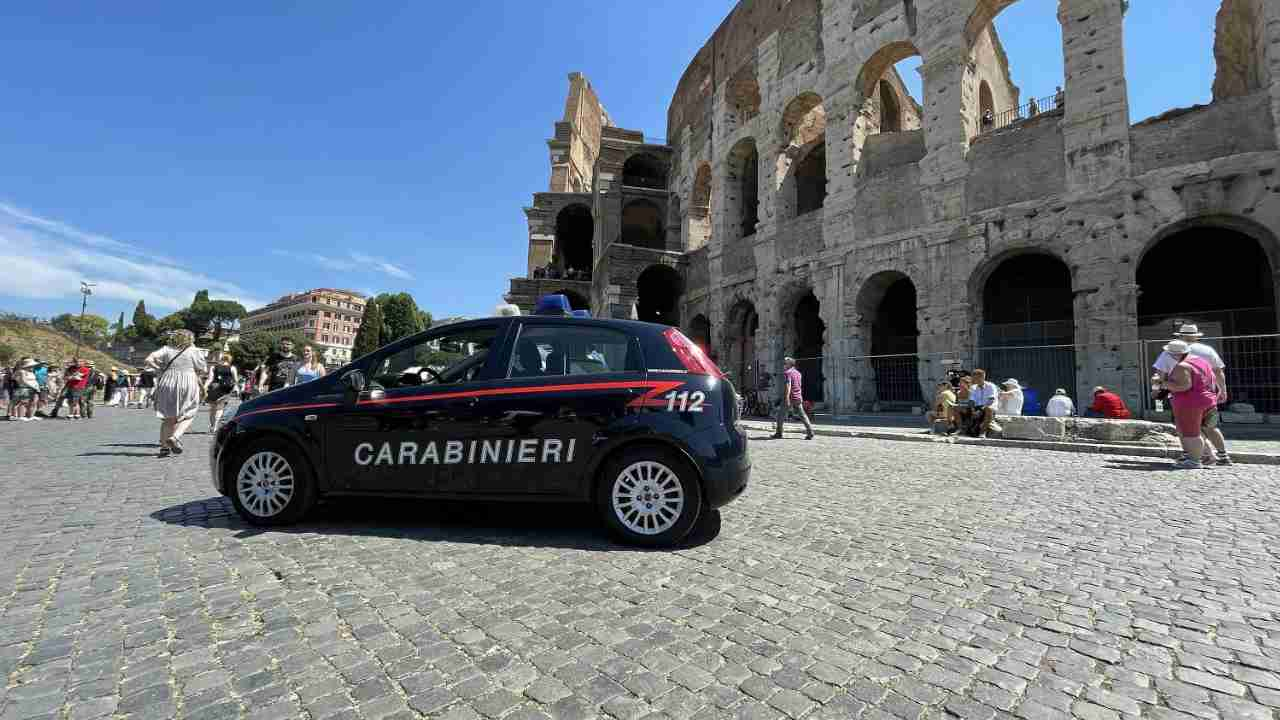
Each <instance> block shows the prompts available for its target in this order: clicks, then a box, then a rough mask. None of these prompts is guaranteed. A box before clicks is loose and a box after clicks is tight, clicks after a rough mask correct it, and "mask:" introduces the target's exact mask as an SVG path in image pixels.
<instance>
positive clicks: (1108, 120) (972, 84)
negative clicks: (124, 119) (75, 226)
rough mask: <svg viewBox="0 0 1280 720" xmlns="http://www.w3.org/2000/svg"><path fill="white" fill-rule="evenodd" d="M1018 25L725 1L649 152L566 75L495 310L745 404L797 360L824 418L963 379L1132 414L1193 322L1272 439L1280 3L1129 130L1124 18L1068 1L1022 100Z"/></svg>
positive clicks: (984, 3) (1236, 18)
mask: <svg viewBox="0 0 1280 720" xmlns="http://www.w3.org/2000/svg"><path fill="white" fill-rule="evenodd" d="M1014 1H1015V0H826V1H823V0H768V1H765V0H742V2H740V3H739V4H738V5H737V6H736V7H735V8H734V9H733V11H732V12H731V13H730V14H729V16H728V17H727V18H725V19H724V21H723V22H722V23H721V25H720V27H719V28H718V29H717V30H716V31H715V33H714V34H713V35H712V36H711V38H710V40H708V41H707V43H706V44H705V45H704V46H703V47H702V49H701V50H700V51H699V52H698V53H697V55H696V56H695V57H694V58H693V59H692V61H691V62H690V63H689V65H688V68H687V70H686V71H685V72H684V74H683V76H682V77H681V79H680V81H679V84H678V86H677V88H676V90H675V94H674V97H672V98H671V99H670V104H669V106H668V112H667V129H666V139H665V140H654V139H649V138H646V136H645V135H644V134H643V133H642V132H639V131H634V130H625V129H622V128H619V127H616V126H615V125H614V124H613V122H612V120H611V119H610V117H609V115H608V113H607V112H606V111H605V109H604V107H603V106H602V104H601V101H600V99H599V98H598V97H597V96H596V94H595V91H594V90H593V89H592V87H591V84H590V82H589V81H588V80H587V79H586V78H585V77H583V76H582V75H580V74H577V73H574V74H571V75H570V76H569V94H568V99H567V102H566V104H565V110H564V116H563V119H562V120H561V121H560V122H557V123H556V124H555V134H554V137H553V138H552V139H550V140H548V146H549V149H550V157H551V179H550V187H549V188H548V191H547V192H539V193H536V194H534V196H533V202H532V204H531V205H530V206H529V207H527V208H525V214H526V215H527V217H528V223H529V245H528V274H527V277H524V278H517V279H514V280H512V283H511V289H512V292H513V294H514V295H515V296H516V298H517V302H518V303H520V304H521V305H522V306H525V307H526V308H528V307H529V306H531V304H532V302H533V300H534V298H535V297H537V296H538V295H540V294H542V293H546V292H552V291H561V292H565V293H566V294H568V295H569V297H570V299H571V301H572V302H573V304H574V305H575V306H576V307H581V308H589V309H590V310H591V311H592V313H593V314H594V315H597V316H604V317H638V318H640V319H643V320H649V321H656V322H663V323H668V324H672V325H679V326H680V327H682V328H684V329H685V331H686V333H687V334H689V335H690V336H691V337H693V338H695V339H696V340H697V341H698V342H699V343H702V344H704V345H705V346H706V347H707V348H708V349H709V351H710V352H711V353H712V354H713V356H714V357H715V358H716V359H717V361H718V362H719V363H720V365H721V366H722V367H723V368H724V369H725V370H726V372H728V373H729V374H730V375H731V376H732V377H733V378H734V379H735V381H736V382H737V384H738V385H739V387H740V388H754V387H756V386H757V385H759V384H760V380H759V376H760V375H761V374H762V373H769V372H775V371H776V370H777V369H778V368H779V366H780V362H781V358H782V357H783V355H792V356H795V357H797V358H801V363H800V364H801V369H802V370H804V371H805V386H806V387H805V390H806V395H807V396H808V397H809V398H811V399H813V400H815V401H816V402H818V403H820V404H822V405H823V406H825V408H826V409H827V410H828V411H831V412H855V411H866V410H872V409H875V410H886V409H894V408H899V409H905V408H906V407H907V406H913V405H914V406H918V405H919V404H920V403H921V401H922V398H924V397H929V396H931V394H932V390H931V388H932V386H933V384H934V383H935V382H936V381H937V380H938V379H939V378H941V377H944V376H945V375H946V373H947V371H948V370H949V369H952V368H960V367H963V368H972V367H976V366H984V367H987V368H990V370H991V372H992V374H993V375H996V376H998V377H999V378H1000V379H1003V378H1005V377H1017V378H1019V379H1021V381H1022V384H1023V385H1024V386H1028V387H1030V388H1032V389H1034V390H1035V391H1038V392H1039V393H1041V394H1042V396H1043V394H1046V393H1051V392H1052V391H1053V388H1055V387H1064V388H1073V389H1074V393H1073V394H1074V395H1075V396H1076V397H1077V399H1080V398H1085V397H1086V396H1087V394H1088V393H1090V392H1091V389H1092V388H1093V387H1094V386H1097V385H1105V386H1108V387H1111V388H1114V389H1116V390H1117V391H1119V392H1120V393H1121V394H1122V395H1123V396H1124V397H1125V398H1126V400H1127V401H1128V402H1129V403H1130V405H1131V406H1133V407H1135V408H1142V407H1145V406H1146V405H1147V404H1148V402H1149V401H1148V399H1147V397H1146V385H1145V376H1146V375H1147V371H1146V368H1147V367H1148V366H1149V364H1150V362H1151V360H1152V359H1153V358H1154V352H1153V350H1154V351H1157V352H1158V346H1159V344H1161V341H1162V340H1164V339H1167V338H1168V336H1169V334H1170V325H1171V323H1173V322H1177V321H1184V320H1185V321H1190V322H1196V323H1198V324H1199V325H1200V327H1201V329H1202V331H1203V332H1205V334H1206V335H1208V336H1210V337H1211V338H1214V339H1213V340H1211V342H1216V343H1220V345H1221V347H1220V349H1222V350H1223V351H1224V354H1225V355H1226V356H1227V364H1228V366H1229V369H1228V381H1229V383H1230V384H1231V386H1232V390H1233V394H1234V398H1233V399H1235V400H1239V401H1244V402H1248V403H1251V404H1253V405H1255V407H1256V408H1257V409H1258V410H1259V411H1260V412H1271V413H1280V359H1278V353H1280V351H1278V345H1277V337H1276V332H1277V329H1278V327H1280V317H1278V315H1277V305H1276V296H1277V288H1278V286H1280V272H1278V271H1277V268H1280V241H1278V239H1277V238H1278V236H1280V178H1278V177H1277V176H1276V170H1277V166H1278V165H1280V153H1278V152H1277V147H1278V145H1280V2H1272V1H1271V0H1223V1H1222V3H1221V7H1220V8H1219V10H1218V13H1217V20H1216V28H1215V32H1216V38H1215V47H1214V56H1215V61H1216V64H1217V73H1216V77H1215V78H1214V83H1213V101H1212V102H1211V103H1210V104H1207V105H1201V106H1196V107H1191V108H1179V109H1173V110H1170V111H1168V112H1166V113H1164V114H1162V115H1159V116H1157V117H1153V118H1150V119H1146V120H1142V121H1141V122H1137V123H1135V122H1134V121H1133V119H1132V118H1130V114H1129V100H1128V97H1129V96H1128V88H1127V82H1126V77H1125V56H1124V42H1123V40H1124V15H1125V12H1126V10H1127V0H1060V2H1059V5H1058V12H1057V18H1056V20H1057V22H1059V23H1060V25H1061V31H1062V48H1061V51H1062V55H1063V58H1064V61H1065V62H1064V75H1065V77H1063V79H1062V85H1061V87H1060V88H1035V89H1034V90H1035V91H1037V92H1038V96H1037V93H1033V92H1031V91H1024V90H1022V89H1020V88H1018V87H1016V86H1015V85H1014V84H1013V82H1012V81H1011V79H1010V74H1009V61H1008V59H1007V58H1006V56H1005V52H1004V49H1003V47H1002V44H1001V41H1000V38H999V36H998V34H997V32H996V30H995V26H994V25H993V20H994V19H995V18H996V16H997V15H998V14H999V13H1000V12H1001V11H1002V10H1004V9H1005V8H1006V7H1007V6H1009V5H1011V4H1013V2H1014ZM1046 21H1047V22H1051V21H1052V20H1050V19H1048V18H1046ZM912 56H919V58H920V60H919V62H920V66H919V73H920V75H921V77H922V79H923V97H922V98H920V99H919V101H917V100H916V99H914V98H913V97H912V96H911V95H910V93H909V92H908V91H907V89H906V87H905V85H904V83H903V79H902V77H900V76H899V74H898V72H897V70H896V69H895V64H897V63H899V62H900V61H902V60H904V59H906V58H910V57H912Z"/></svg>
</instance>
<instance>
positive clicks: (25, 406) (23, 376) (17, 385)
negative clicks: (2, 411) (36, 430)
mask: <svg viewBox="0 0 1280 720" xmlns="http://www.w3.org/2000/svg"><path fill="white" fill-rule="evenodd" d="M35 368H36V361H35V360H32V359H31V358H22V360H20V361H18V364H17V365H14V366H13V371H12V376H13V386H12V387H13V389H12V390H11V391H10V394H11V395H12V396H13V400H11V401H10V404H9V419H10V420H18V421H21V422H30V421H32V420H39V419H40V418H38V417H36V416H35V411H36V401H37V398H38V397H39V395H40V383H39V382H38V381H37V380H36V374H35Z"/></svg>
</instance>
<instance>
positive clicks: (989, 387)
mask: <svg viewBox="0 0 1280 720" xmlns="http://www.w3.org/2000/svg"><path fill="white" fill-rule="evenodd" d="M999 393H1000V388H997V387H996V384H995V383H993V382H991V381H990V380H988V379H987V371H986V370H983V369H981V368H979V369H977V370H974V371H973V385H972V386H971V387H970V389H969V399H970V400H972V401H973V411H974V413H976V414H977V416H978V437H980V438H984V437H986V436H987V433H988V432H990V431H991V423H992V422H993V421H994V420H995V419H996V396H997V395H998V394H999Z"/></svg>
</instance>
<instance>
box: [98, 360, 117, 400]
mask: <svg viewBox="0 0 1280 720" xmlns="http://www.w3.org/2000/svg"><path fill="white" fill-rule="evenodd" d="M119 373H120V370H119V368H117V367H116V366H115V365H112V366H111V369H110V370H108V371H107V387H106V391H105V392H103V393H102V405H103V407H106V406H108V405H115V401H116V378H117V377H118V376H119Z"/></svg>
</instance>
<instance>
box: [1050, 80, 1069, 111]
mask: <svg viewBox="0 0 1280 720" xmlns="http://www.w3.org/2000/svg"><path fill="white" fill-rule="evenodd" d="M1066 104H1067V94H1066V93H1064V92H1062V86H1061V85H1059V86H1058V89H1057V90H1056V91H1055V92H1054V93H1053V109H1054V110H1061V109H1062V108H1063V106H1065V105H1066Z"/></svg>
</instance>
